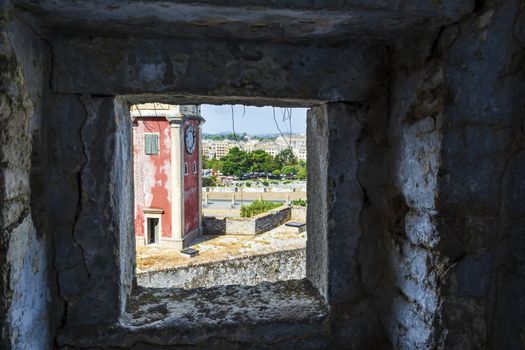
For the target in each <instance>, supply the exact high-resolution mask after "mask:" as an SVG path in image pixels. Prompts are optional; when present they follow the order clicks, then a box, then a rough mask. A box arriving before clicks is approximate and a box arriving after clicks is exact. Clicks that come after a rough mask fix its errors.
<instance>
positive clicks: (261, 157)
mask: <svg viewBox="0 0 525 350" xmlns="http://www.w3.org/2000/svg"><path fill="white" fill-rule="evenodd" d="M249 157H250V162H251V169H250V171H256V172H265V173H266V172H271V171H272V170H273V169H274V162H273V157H272V155H271V154H269V153H267V152H265V151H263V150H256V151H253V152H250V154H249Z"/></svg>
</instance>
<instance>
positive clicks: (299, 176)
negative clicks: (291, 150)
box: [297, 168, 308, 180]
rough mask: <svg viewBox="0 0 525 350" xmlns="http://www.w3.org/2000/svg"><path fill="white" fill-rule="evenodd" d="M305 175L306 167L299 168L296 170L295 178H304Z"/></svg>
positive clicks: (306, 174)
mask: <svg viewBox="0 0 525 350" xmlns="http://www.w3.org/2000/svg"><path fill="white" fill-rule="evenodd" d="M307 176H308V173H307V172H306V168H301V169H299V171H298V172H297V178H298V179H299V180H306V178H307Z"/></svg>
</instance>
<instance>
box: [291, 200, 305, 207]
mask: <svg viewBox="0 0 525 350" xmlns="http://www.w3.org/2000/svg"><path fill="white" fill-rule="evenodd" d="M292 205H297V206H300V207H306V199H294V200H293V201H292Z"/></svg>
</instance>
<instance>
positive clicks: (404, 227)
mask: <svg viewBox="0 0 525 350" xmlns="http://www.w3.org/2000/svg"><path fill="white" fill-rule="evenodd" d="M524 18H525V16H524V7H523V4H522V3H521V2H519V1H507V2H500V3H498V2H486V3H484V2H480V4H479V6H478V8H477V11H476V12H475V13H474V14H472V15H471V16H468V17H467V18H465V19H464V20H462V21H460V22H458V23H455V24H453V25H450V26H447V27H444V28H442V30H441V31H440V33H439V35H438V36H437V38H435V40H434V41H429V42H428V43H427V45H425V46H423V47H421V46H419V47H418V48H417V51H410V50H409V52H411V53H413V54H414V56H413V59H412V60H407V59H406V57H407V56H398V57H396V58H395V60H396V61H395V65H394V70H393V80H392V81H393V83H392V87H391V91H392V94H391V113H392V114H391V122H392V123H391V127H392V133H391V142H392V146H393V147H392V153H393V161H394V167H393V170H394V174H393V175H394V180H395V187H396V191H395V192H394V195H395V196H394V197H393V203H397V207H398V212H397V215H400V216H399V220H398V226H397V227H396V226H393V227H392V228H393V229H395V230H393V231H391V232H389V235H388V236H387V241H386V244H387V245H388V246H389V248H388V251H389V252H390V253H389V255H390V265H391V266H392V270H393V274H391V275H390V277H391V278H392V280H391V281H387V282H386V284H387V288H386V290H384V291H383V292H384V295H383V297H385V300H386V303H387V305H385V310H388V312H387V316H386V318H385V320H384V322H385V324H386V325H387V328H388V330H389V331H388V332H389V337H390V339H391V341H392V343H393V345H394V346H395V347H397V348H402V349H403V348H405V349H411V348H422V347H426V348H446V349H478V348H483V347H487V348H494V349H496V348H508V349H521V348H525V343H524V342H523V327H522V326H518V325H523V324H525V308H524V307H523V305H525V303H524V301H523V300H524V299H523V293H522V292H520V291H522V290H524V288H525V279H524V278H523V266H524V265H523V261H524V259H523V251H524V246H523V241H524V240H523V237H524V236H523V233H524V231H523V227H524V226H523V222H522V221H523V220H522V218H523V213H524V208H525V207H524V205H523V200H521V201H518V200H517V198H524V193H523V189H524V185H523V174H524V172H525V168H524V164H525V163H524V162H523V159H524V156H525V153H524V151H523V142H524V140H525V138H524V127H523V125H524V124H523V121H524V117H523V116H524V115H525V100H524V99H523V96H525V75H524V72H525V71H524V69H523V67H524V64H525V51H524V45H523V44H524V42H525V32H524V29H523V28H524V25H523V21H524ZM414 58H415V59H414ZM392 286H395V288H392ZM520 327H521V328H520Z"/></svg>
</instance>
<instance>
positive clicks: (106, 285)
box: [47, 95, 134, 328]
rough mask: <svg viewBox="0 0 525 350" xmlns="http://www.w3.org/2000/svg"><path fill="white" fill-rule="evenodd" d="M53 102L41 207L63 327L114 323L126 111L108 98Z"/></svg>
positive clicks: (129, 270)
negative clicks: (45, 200)
mask: <svg viewBox="0 0 525 350" xmlns="http://www.w3.org/2000/svg"><path fill="white" fill-rule="evenodd" d="M53 102H54V105H55V108H54V109H53V113H51V115H50V116H49V121H48V124H49V135H48V137H49V140H50V143H51V145H50V149H51V151H50V154H49V159H48V161H49V163H50V165H51V173H50V174H49V180H48V186H50V187H49V188H50V193H49V205H48V208H47V209H48V211H49V215H50V220H51V222H52V223H53V225H54V229H53V240H54V246H55V250H56V254H55V262H54V264H55V269H56V271H57V273H58V277H57V278H58V279H57V282H58V288H59V295H60V299H61V300H62V301H63V304H64V307H65V311H66V315H65V319H64V324H63V327H66V328H68V327H75V326H78V325H93V324H110V323H114V322H117V321H118V319H119V317H120V314H121V311H122V310H123V308H124V307H125V299H126V295H127V294H129V291H130V288H131V283H132V278H133V273H134V271H133V269H134V254H133V250H134V239H133V236H132V233H133V206H132V203H133V201H132V194H133V183H132V181H133V180H132V174H131V169H132V167H131V162H132V160H131V120H130V118H129V115H128V114H129V110H128V107H127V106H126V107H122V106H121V105H120V102H119V101H118V100H116V99H115V98H113V97H91V96H88V95H84V96H77V95H59V96H57V98H56V99H55V100H54V101H53ZM65 130H67V132H64V131H65ZM101 130H104V132H101ZM57 188H60V189H61V190H60V191H56V190H53V189H57Z"/></svg>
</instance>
